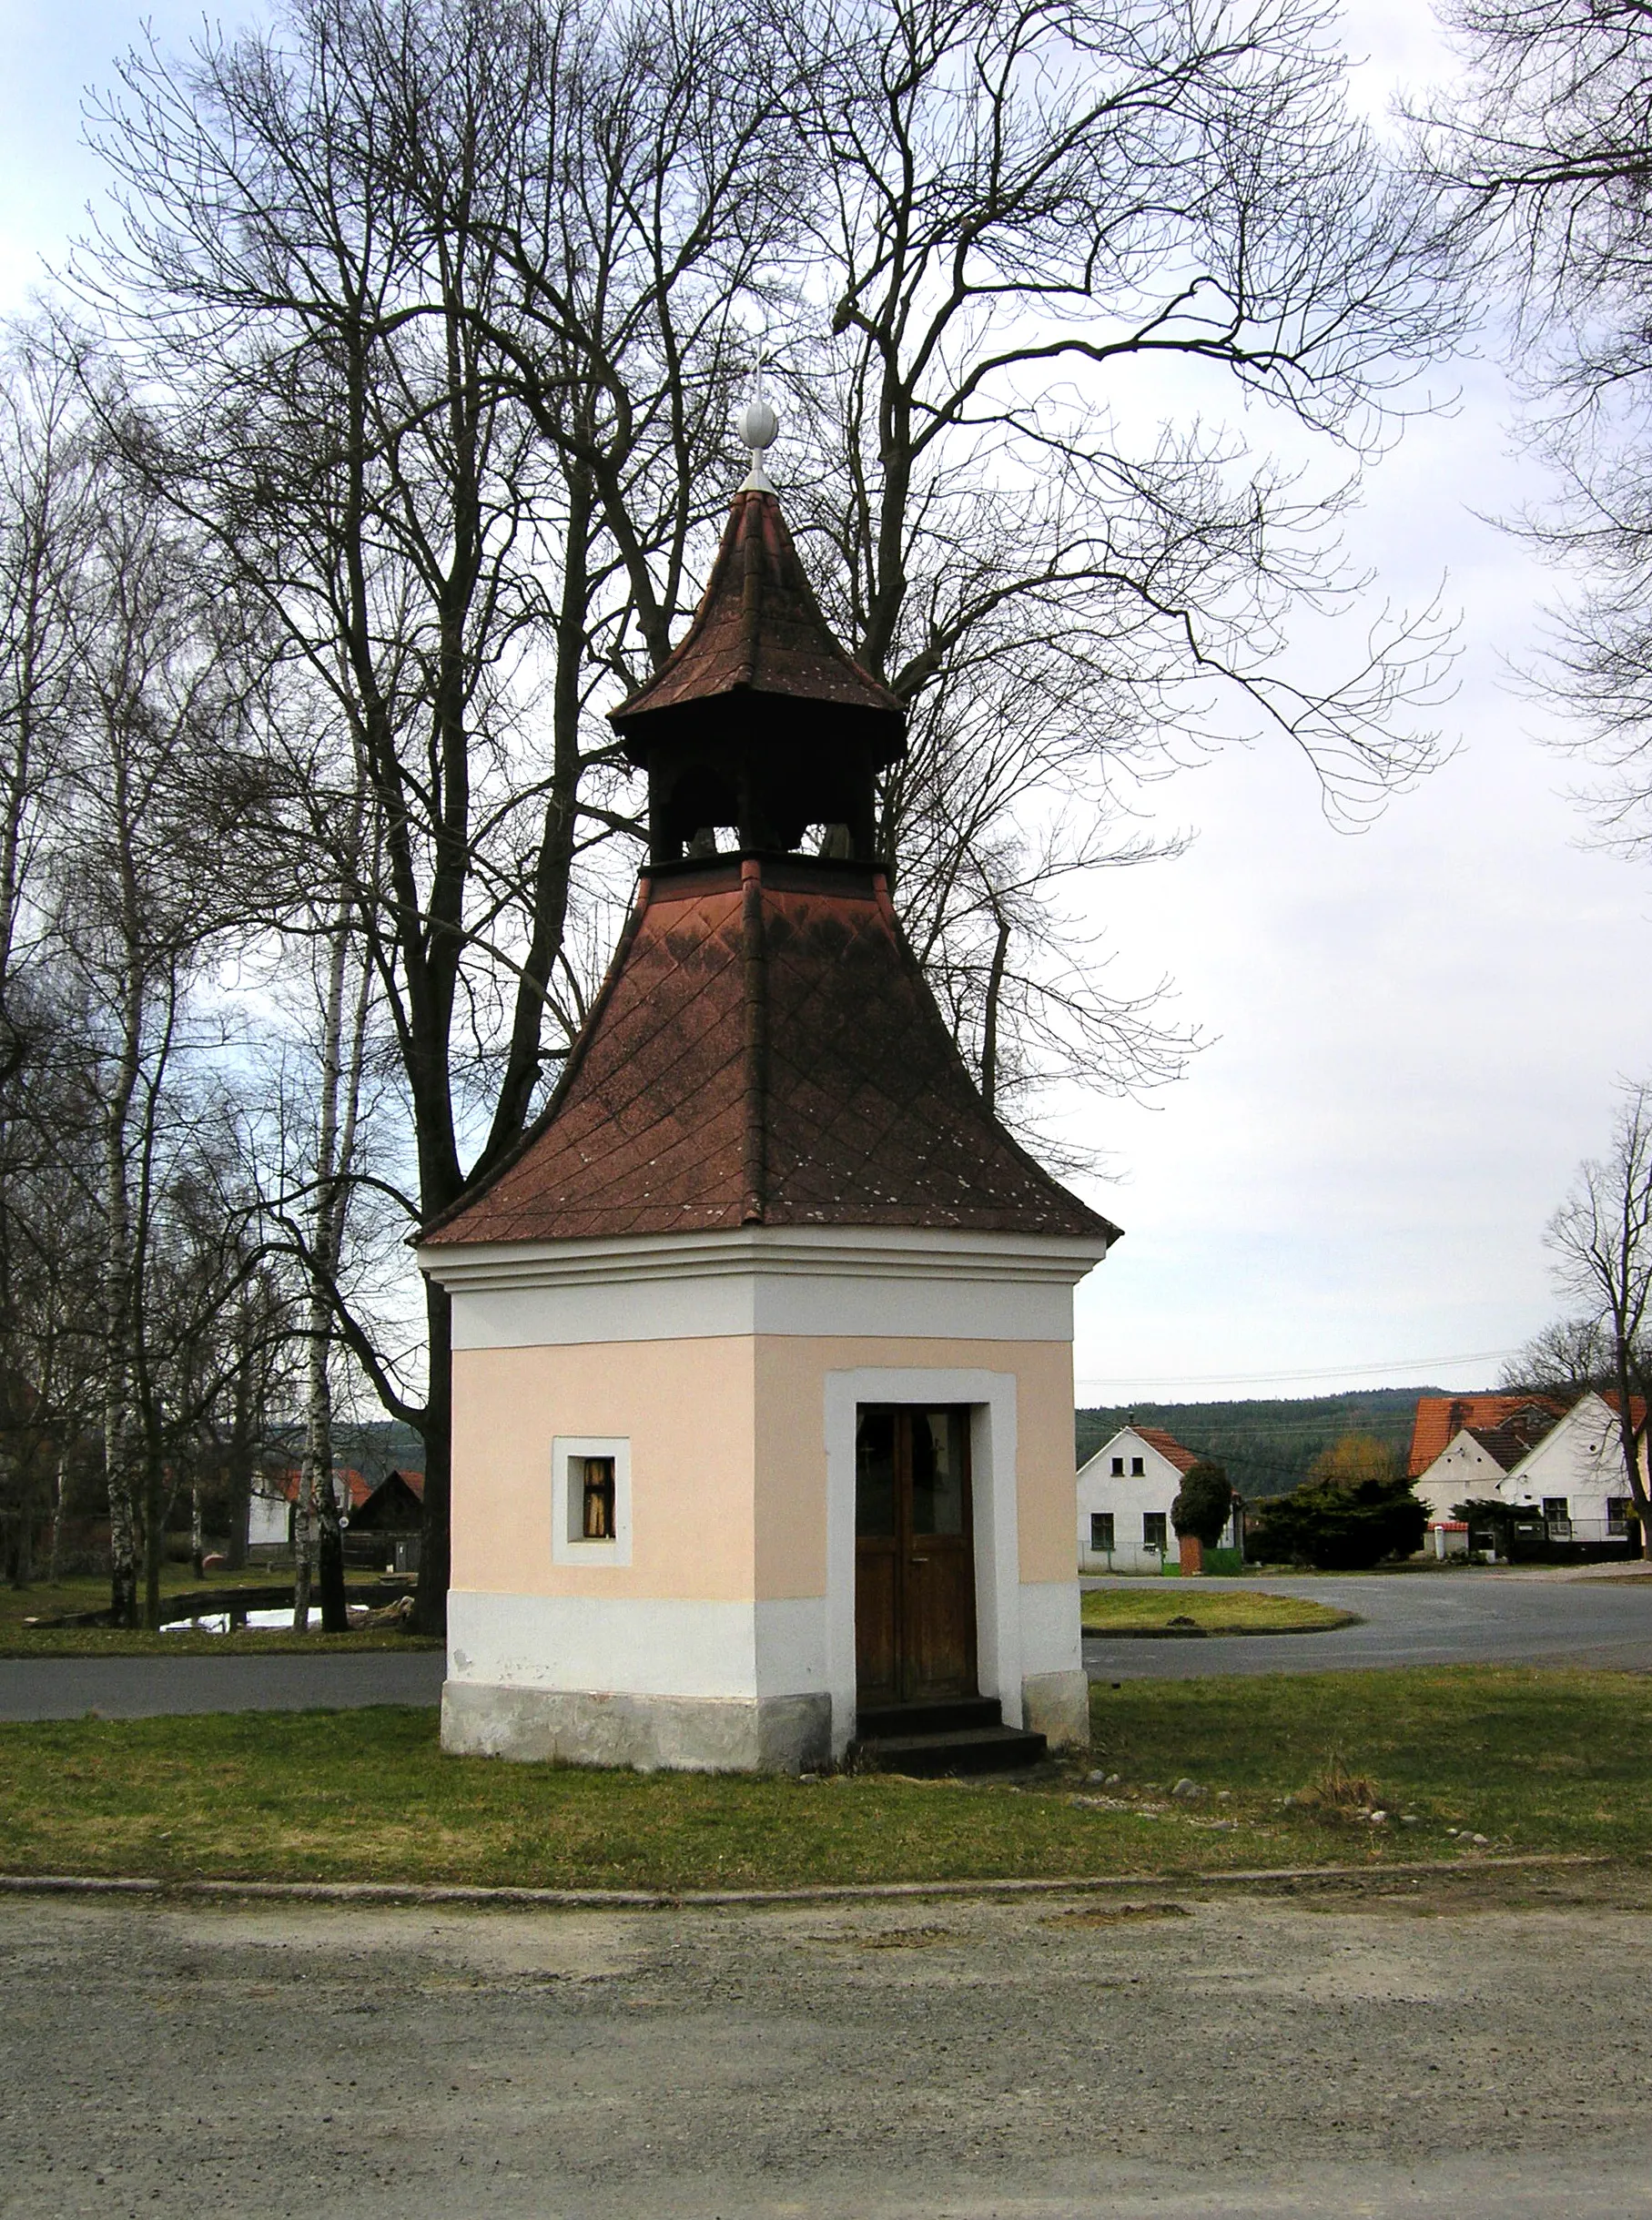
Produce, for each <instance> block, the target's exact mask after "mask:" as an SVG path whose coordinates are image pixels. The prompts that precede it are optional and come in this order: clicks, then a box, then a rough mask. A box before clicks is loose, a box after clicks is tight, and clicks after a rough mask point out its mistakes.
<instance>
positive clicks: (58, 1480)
mask: <svg viewBox="0 0 1652 2220" xmlns="http://www.w3.org/2000/svg"><path fill="white" fill-rule="evenodd" d="M67 1464H68V1453H67V1451H66V1450H63V1449H60V1450H59V1451H58V1452H57V1469H56V1473H55V1474H54V1475H53V1478H52V1538H51V1542H50V1544H49V1546H48V1547H47V1552H46V1579H47V1581H48V1583H49V1584H50V1586H53V1587H56V1586H57V1574H58V1569H59V1567H60V1566H61V1565H62V1562H63V1498H64V1492H65V1482H66V1466H67Z"/></svg>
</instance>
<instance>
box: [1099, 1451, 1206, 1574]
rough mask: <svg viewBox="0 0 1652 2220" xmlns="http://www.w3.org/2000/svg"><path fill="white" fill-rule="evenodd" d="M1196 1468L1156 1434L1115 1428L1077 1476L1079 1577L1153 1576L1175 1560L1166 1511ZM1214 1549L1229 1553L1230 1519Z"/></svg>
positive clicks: (1193, 1454)
mask: <svg viewBox="0 0 1652 2220" xmlns="http://www.w3.org/2000/svg"><path fill="white" fill-rule="evenodd" d="M1198 1462H1199V1453H1198V1451H1197V1450H1193V1449H1188V1448H1186V1447H1184V1446H1183V1445H1182V1444H1181V1442H1179V1441H1177V1440H1176V1439H1175V1437H1174V1436H1173V1435H1172V1434H1166V1433H1165V1431H1164V1430H1163V1428H1162V1427H1160V1426H1138V1425H1129V1426H1120V1429H1119V1431H1118V1433H1117V1434H1114V1435H1113V1437H1112V1439H1111V1440H1110V1441H1108V1442H1103V1443H1102V1445H1101V1446H1100V1449H1098V1450H1097V1452H1096V1454H1095V1455H1094V1456H1093V1457H1091V1458H1090V1462H1089V1463H1088V1464H1087V1465H1083V1466H1081V1467H1080V1469H1079V1571H1080V1572H1084V1573H1157V1572H1161V1571H1162V1570H1163V1568H1164V1561H1165V1559H1166V1557H1167V1556H1168V1557H1169V1558H1170V1559H1171V1562H1172V1563H1173V1562H1174V1561H1175V1559H1176V1554H1177V1550H1176V1533H1175V1529H1174V1527H1173V1526H1171V1504H1173V1503H1174V1502H1175V1500H1176V1497H1177V1495H1179V1494H1180V1493H1181V1476H1182V1475H1183V1474H1184V1473H1185V1472H1186V1471H1187V1470H1188V1469H1189V1467H1190V1466H1191V1465H1196V1464H1197V1463H1198ZM1236 1546H1237V1539H1236V1536H1235V1533H1234V1527H1233V1522H1232V1521H1231V1519H1230V1521H1229V1522H1228V1526H1227V1527H1226V1529H1225V1531H1224V1532H1223V1534H1222V1537H1221V1547H1222V1548H1224V1549H1232V1548H1234V1547H1236Z"/></svg>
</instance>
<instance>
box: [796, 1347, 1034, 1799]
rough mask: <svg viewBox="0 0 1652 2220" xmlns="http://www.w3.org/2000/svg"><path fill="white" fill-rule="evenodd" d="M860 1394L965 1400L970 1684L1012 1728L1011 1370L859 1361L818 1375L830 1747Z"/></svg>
mask: <svg viewBox="0 0 1652 2220" xmlns="http://www.w3.org/2000/svg"><path fill="white" fill-rule="evenodd" d="M865 1403H905V1404H948V1403H949V1404H968V1406H969V1410H970V1426H969V1477H970V1493H971V1496H972V1499H973V1510H974V1528H975V1624H976V1654H977V1662H978V1674H979V1683H980V1691H981V1694H982V1695H983V1696H996V1697H997V1698H998V1700H999V1702H1000V1703H1001V1704H1002V1705H1003V1708H1004V1723H1005V1725H1006V1726H1008V1727H1019V1726H1020V1725H1021V1723H1022V1719H1021V1711H1022V1703H1021V1614H1020V1556H1019V1551H1020V1542H1019V1531H1018V1524H1017V1516H1016V1377H1015V1374H1013V1373H1002V1372H985V1371H976V1370H967V1371H964V1370H959V1371H941V1370H937V1371H933V1372H930V1371H917V1370H912V1369H907V1368H905V1367H902V1368H894V1367H892V1368H890V1369H889V1370H888V1371H885V1370H883V1369H882V1368H880V1367H875V1366H863V1367H860V1368H858V1369H856V1370H855V1371H853V1372H829V1373H827V1374H826V1673H827V1678H828V1681H829V1684H830V1688H831V1697H832V1754H833V1756H834V1757H839V1758H840V1757H841V1756H842V1755H843V1753H844V1750H845V1749H846V1748H847V1746H848V1744H849V1741H850V1739H851V1738H852V1736H853V1733H854V1721H855V1702H856V1671H855V1437H856V1423H857V1419H858V1414H859V1410H860V1406H861V1404H865Z"/></svg>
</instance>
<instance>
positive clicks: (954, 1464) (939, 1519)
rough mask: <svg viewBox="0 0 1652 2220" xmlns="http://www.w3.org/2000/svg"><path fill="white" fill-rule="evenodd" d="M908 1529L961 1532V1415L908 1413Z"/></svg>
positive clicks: (930, 1412) (928, 1532)
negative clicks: (909, 1456)
mask: <svg viewBox="0 0 1652 2220" xmlns="http://www.w3.org/2000/svg"><path fill="white" fill-rule="evenodd" d="M912 1531H913V1533H914V1534H962V1532H963V1531H964V1414H963V1413H962V1412H961V1411H914V1412H913V1414H912Z"/></svg>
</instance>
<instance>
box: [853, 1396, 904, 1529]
mask: <svg viewBox="0 0 1652 2220" xmlns="http://www.w3.org/2000/svg"><path fill="white" fill-rule="evenodd" d="M855 1531H856V1534H864V1535H868V1536H879V1535H891V1534H893V1533H894V1532H895V1414H894V1412H893V1411H887V1410H877V1409H875V1408H874V1409H863V1410H862V1412H861V1414H860V1422H859V1424H858V1425H857V1426H856V1429H855Z"/></svg>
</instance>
